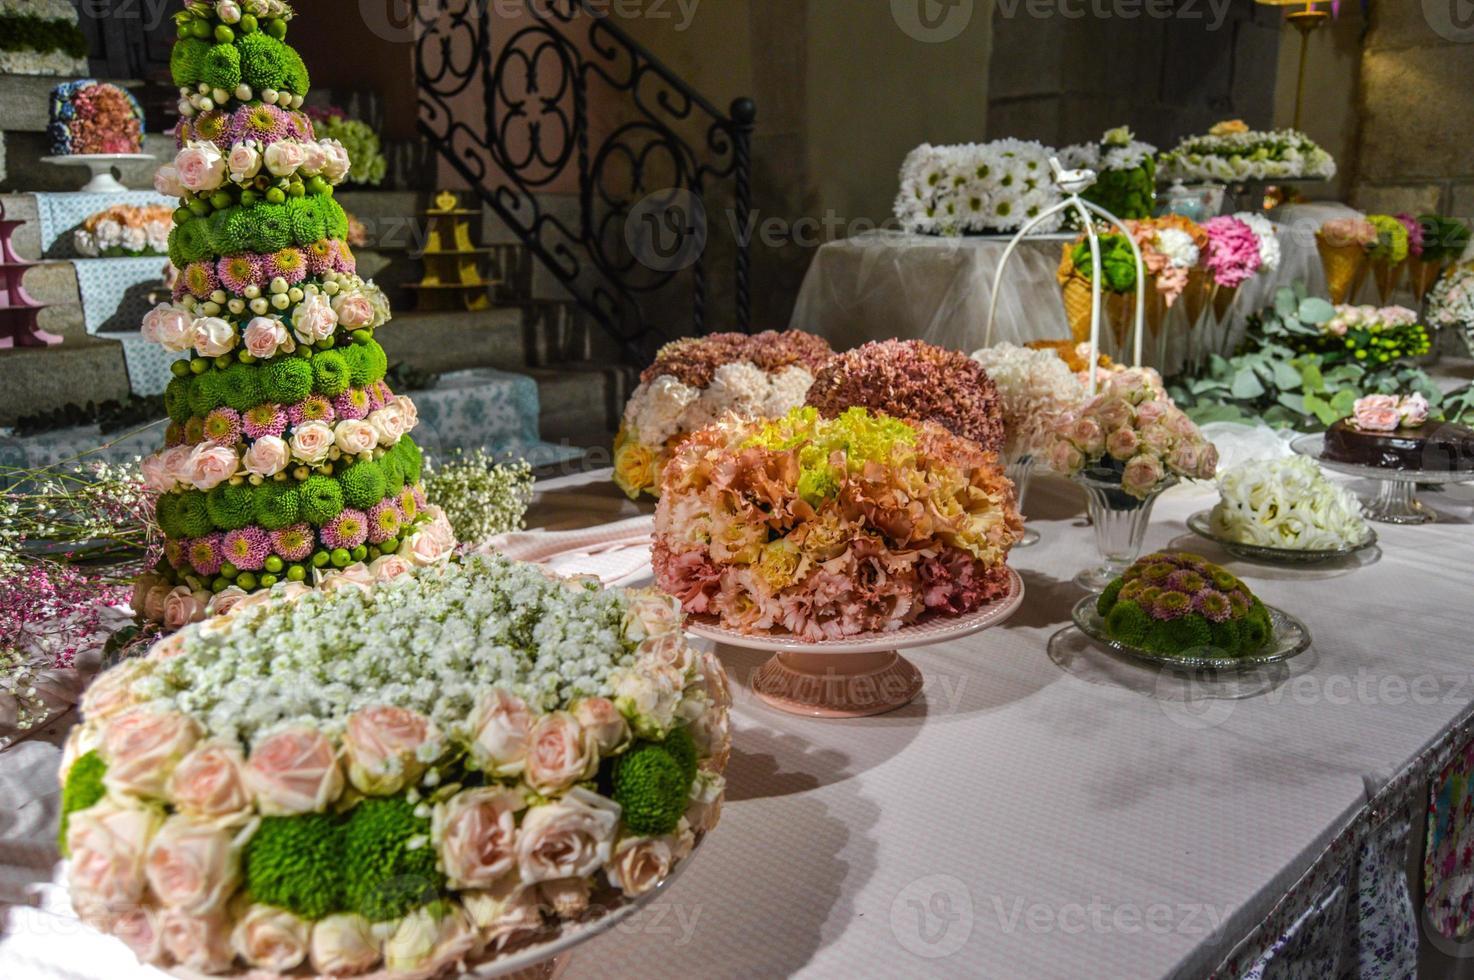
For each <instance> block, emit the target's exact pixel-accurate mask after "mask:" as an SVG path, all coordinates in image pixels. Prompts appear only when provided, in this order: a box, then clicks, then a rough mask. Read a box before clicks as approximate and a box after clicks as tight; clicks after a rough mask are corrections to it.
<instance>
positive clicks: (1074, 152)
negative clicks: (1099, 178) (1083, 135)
mask: <svg viewBox="0 0 1474 980" xmlns="http://www.w3.org/2000/svg"><path fill="white" fill-rule="evenodd" d="M1057 155H1058V157H1059V162H1060V166H1062V167H1064V168H1065V169H1066V170H1099V169H1100V144H1098V143H1075V144H1074V145H1072V146H1066V147H1064V148H1063V149H1061V150H1060V151H1059V153H1058V154H1057Z"/></svg>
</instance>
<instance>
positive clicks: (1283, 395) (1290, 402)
mask: <svg viewBox="0 0 1474 980" xmlns="http://www.w3.org/2000/svg"><path fill="white" fill-rule="evenodd" d="M1312 397H1314V396H1312ZM1305 398H1306V396H1305V395H1297V394H1295V393H1294V392H1292V391H1282V392H1280V395H1279V398H1277V399H1275V400H1276V401H1278V402H1279V403H1280V404H1281V405H1283V406H1284V407H1285V408H1288V409H1289V410H1290V411H1292V412H1294V413H1295V414H1296V415H1306V414H1308V413H1307V412H1306V411H1305Z"/></svg>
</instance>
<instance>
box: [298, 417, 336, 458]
mask: <svg viewBox="0 0 1474 980" xmlns="http://www.w3.org/2000/svg"><path fill="white" fill-rule="evenodd" d="M332 448H333V430H332V429H331V428H329V427H328V425H327V423H325V422H304V423H303V424H302V425H299V426H297V428H296V429H295V430H293V432H292V455H293V456H295V457H297V458H298V459H300V460H301V461H302V462H304V463H307V464H309V465H316V464H317V463H321V462H322V461H323V460H325V459H327V458H328V450H330V449H332Z"/></svg>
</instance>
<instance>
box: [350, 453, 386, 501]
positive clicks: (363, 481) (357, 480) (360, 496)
mask: <svg viewBox="0 0 1474 980" xmlns="http://www.w3.org/2000/svg"><path fill="white" fill-rule="evenodd" d="M386 458H387V457H386ZM338 482H339V485H340V486H341V487H342V488H343V502H344V503H345V504H347V505H348V506H349V507H357V508H359V509H361V510H368V509H369V508H370V507H372V506H374V505H375V504H377V503H378V502H379V501H381V500H383V499H384V494H385V492H386V488H385V480H384V471H383V468H382V467H380V466H379V464H378V463H376V462H373V461H371V460H363V461H362V462H358V463H354V464H353V465H352V466H350V467H348V468H347V469H346V470H344V471H343V472H342V474H341V475H340V476H339V481H338Z"/></svg>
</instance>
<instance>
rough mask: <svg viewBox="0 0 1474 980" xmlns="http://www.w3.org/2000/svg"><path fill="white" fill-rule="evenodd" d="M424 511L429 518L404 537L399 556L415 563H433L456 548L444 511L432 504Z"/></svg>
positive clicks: (453, 533)
mask: <svg viewBox="0 0 1474 980" xmlns="http://www.w3.org/2000/svg"><path fill="white" fill-rule="evenodd" d="M424 513H425V514H426V515H427V516H429V517H430V520H429V521H428V522H426V523H424V524H421V525H420V529H419V530H418V531H416V532H415V533H414V534H412V535H410V536H409V537H408V538H405V540H404V544H403V545H401V546H400V548H399V556H400V557H401V558H404V559H405V560H406V561H409V562H411V563H412V564H415V565H434V564H437V563H439V562H441V561H444V560H445V559H447V558H449V557H450V555H451V553H452V552H454V551H455V548H456V536H455V531H454V530H453V529H452V528H451V526H450V521H449V520H448V519H447V518H446V516H445V512H444V511H442V510H441V509H440V508H439V507H436V506H434V505H433V504H432V505H431V506H429V507H426V508H425V511H424Z"/></svg>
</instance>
